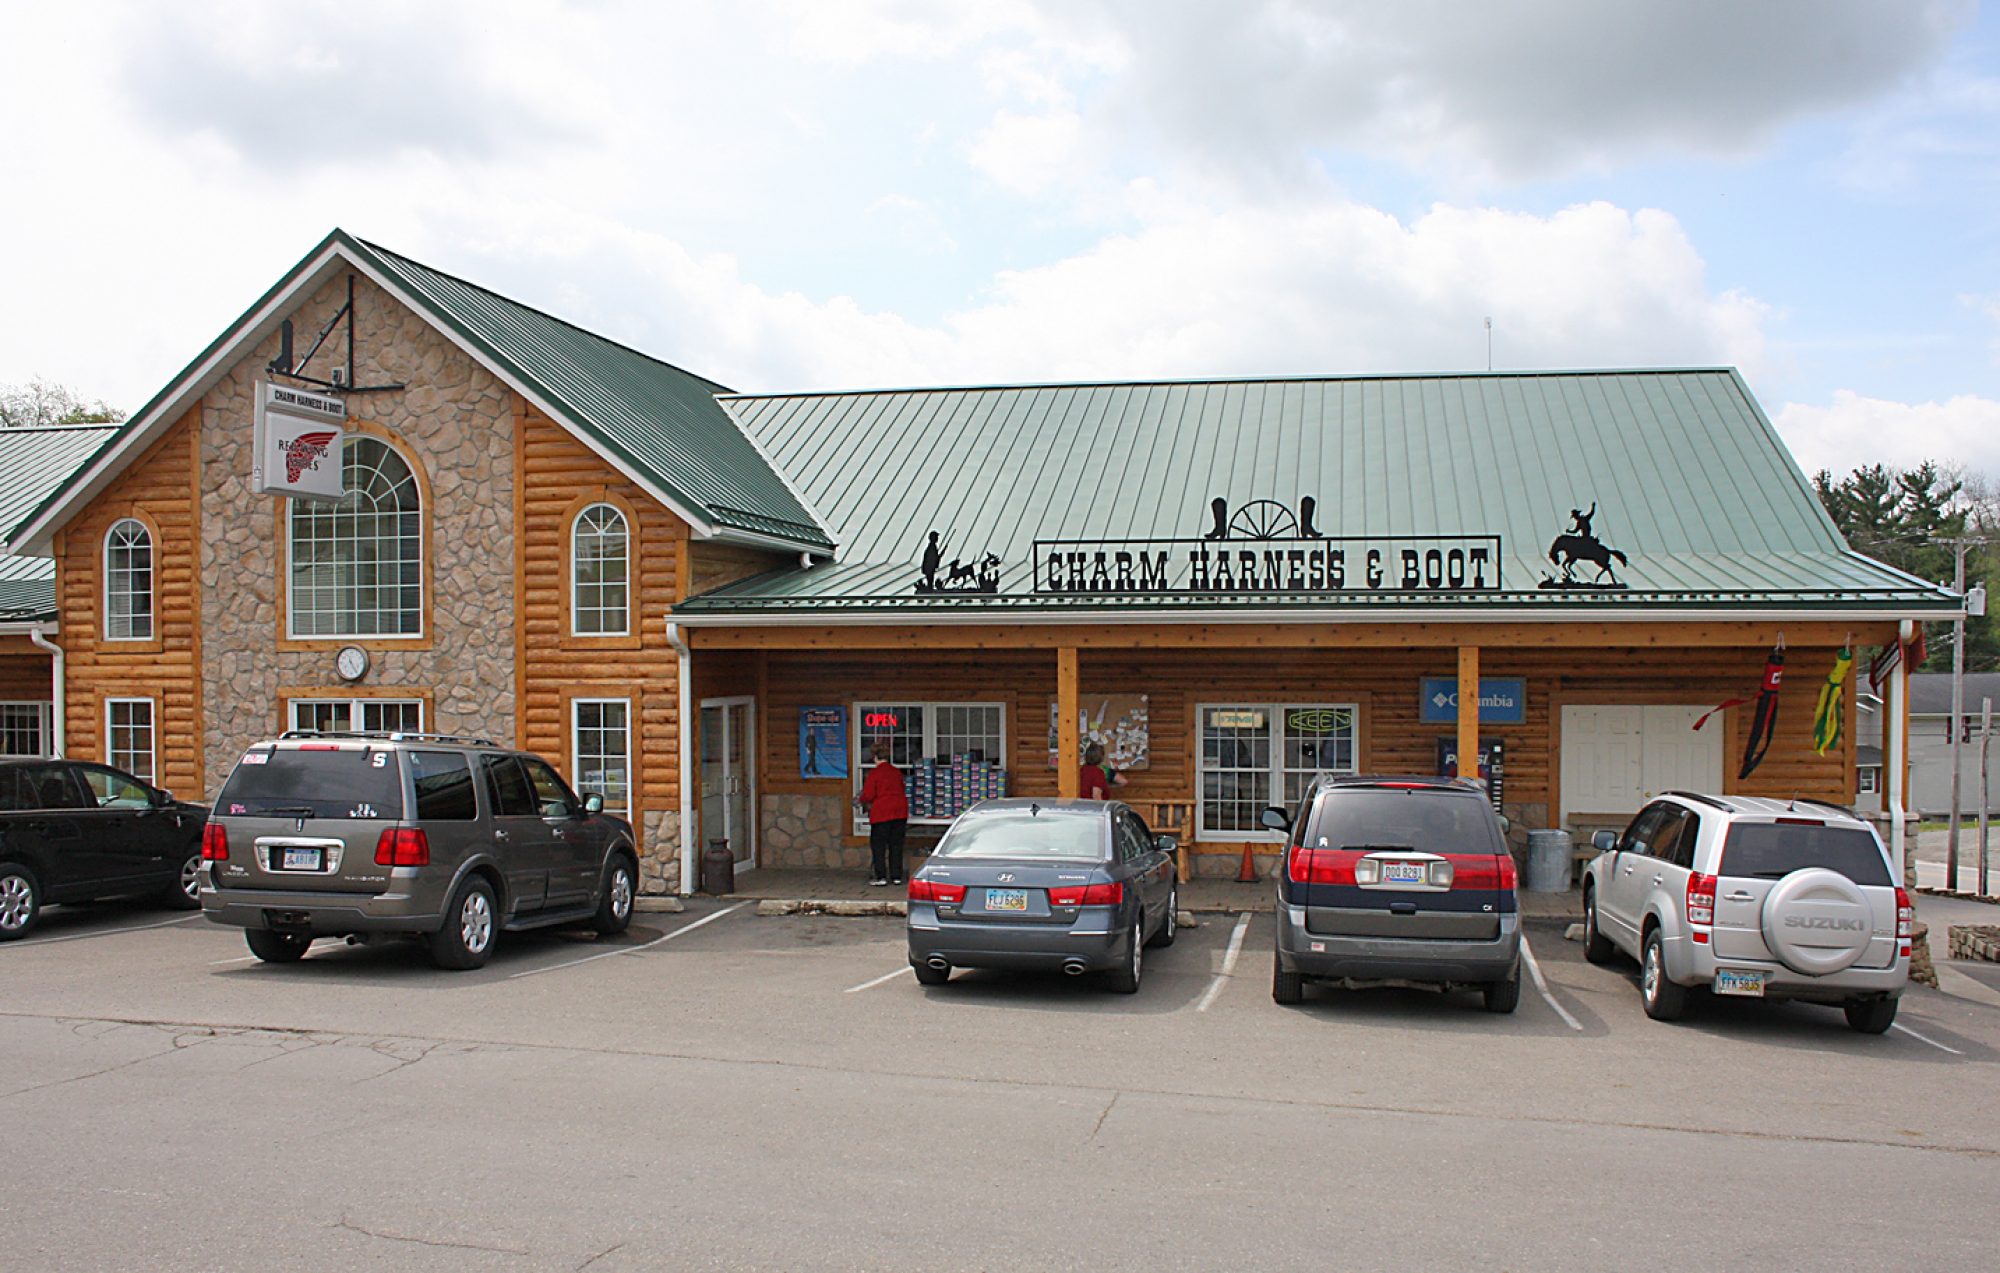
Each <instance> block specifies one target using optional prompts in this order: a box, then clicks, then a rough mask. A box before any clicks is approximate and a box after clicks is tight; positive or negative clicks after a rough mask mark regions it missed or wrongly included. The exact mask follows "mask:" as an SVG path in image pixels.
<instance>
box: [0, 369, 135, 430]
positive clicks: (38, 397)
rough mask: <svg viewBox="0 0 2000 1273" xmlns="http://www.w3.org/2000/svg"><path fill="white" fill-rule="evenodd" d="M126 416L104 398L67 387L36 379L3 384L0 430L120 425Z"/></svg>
mask: <svg viewBox="0 0 2000 1273" xmlns="http://www.w3.org/2000/svg"><path fill="white" fill-rule="evenodd" d="M124 418H125V413H124V412H123V411H120V410H119V409H118V408H116V407H114V406H110V405H108V404H106V403H105V402H104V400H103V399H101V398H98V399H89V400H86V399H85V398H83V397H81V396H79V395H78V394H77V393H76V392H75V391H74V390H71V389H70V388H68V387H67V386H64V385H58V384H51V383H49V382H48V381H46V380H41V379H35V380H31V381H29V382H28V383H27V384H25V385H0V428H8V429H31V428H47V427H49V426H51V425H63V424H116V423H117V422H118V421H120V420H123V419H124Z"/></svg>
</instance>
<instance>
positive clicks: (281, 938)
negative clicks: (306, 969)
mask: <svg viewBox="0 0 2000 1273" xmlns="http://www.w3.org/2000/svg"><path fill="white" fill-rule="evenodd" d="M243 940H244V941H247V942H249V943H250V953H251V954H253V955H255V956H257V958H259V959H261V960H263V961H264V962H265V963H267V964H295V963H297V962H299V960H301V959H304V958H305V957H306V949H307V947H309V946H311V945H312V944H313V939H312V938H311V937H310V936H308V935H306V934H305V933H274V932H272V931H271V930H270V929H268V928H246V929H244V930H243Z"/></svg>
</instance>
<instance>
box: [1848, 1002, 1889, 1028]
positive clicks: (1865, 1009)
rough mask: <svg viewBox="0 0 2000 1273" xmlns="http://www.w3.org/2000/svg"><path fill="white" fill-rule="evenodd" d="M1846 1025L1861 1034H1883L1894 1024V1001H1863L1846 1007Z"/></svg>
mask: <svg viewBox="0 0 2000 1273" xmlns="http://www.w3.org/2000/svg"><path fill="white" fill-rule="evenodd" d="M1847 1024H1848V1025H1850V1026H1852V1027H1853V1028H1854V1029H1856V1030H1859V1031H1860V1032H1861V1033H1863V1034H1885V1033H1887V1032H1888V1029H1889V1027H1890V1026H1892V1025H1894V1024H1896V1001H1895V1000H1894V999H1864V1000H1860V1001H1858V1002H1855V1003H1850V1004H1848V1005H1847Z"/></svg>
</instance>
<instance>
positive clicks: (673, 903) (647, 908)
mask: <svg viewBox="0 0 2000 1273" xmlns="http://www.w3.org/2000/svg"><path fill="white" fill-rule="evenodd" d="M632 909H633V911H635V912H637V913H639V914H642V915H659V914H664V915H678V914H680V913H681V912H682V911H684V910H686V909H687V903H686V902H683V901H682V900H681V899H680V898H678V897H635V898H633V899H632Z"/></svg>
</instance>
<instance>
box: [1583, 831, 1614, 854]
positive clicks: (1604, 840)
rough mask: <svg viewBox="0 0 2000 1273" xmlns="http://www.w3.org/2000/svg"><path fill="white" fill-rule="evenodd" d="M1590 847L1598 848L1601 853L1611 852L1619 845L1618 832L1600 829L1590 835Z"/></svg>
mask: <svg viewBox="0 0 2000 1273" xmlns="http://www.w3.org/2000/svg"><path fill="white" fill-rule="evenodd" d="M1590 847H1591V848H1593V849H1596V850H1597V851H1598V852H1599V853H1609V852H1610V851H1611V850H1613V849H1615V848H1617V847H1618V833H1617V832H1616V831H1599V832H1597V833H1596V834H1595V835H1592V836H1591V837H1590Z"/></svg>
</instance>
